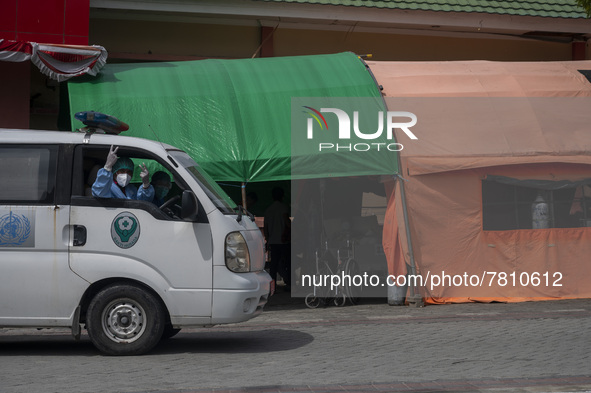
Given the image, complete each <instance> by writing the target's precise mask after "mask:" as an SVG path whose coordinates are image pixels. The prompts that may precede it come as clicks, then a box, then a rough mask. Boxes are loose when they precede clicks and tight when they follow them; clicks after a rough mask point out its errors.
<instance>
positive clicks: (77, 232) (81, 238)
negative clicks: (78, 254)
mask: <svg viewBox="0 0 591 393" xmlns="http://www.w3.org/2000/svg"><path fill="white" fill-rule="evenodd" d="M85 244H86V227H85V226H83V225H74V246H83V245H85Z"/></svg>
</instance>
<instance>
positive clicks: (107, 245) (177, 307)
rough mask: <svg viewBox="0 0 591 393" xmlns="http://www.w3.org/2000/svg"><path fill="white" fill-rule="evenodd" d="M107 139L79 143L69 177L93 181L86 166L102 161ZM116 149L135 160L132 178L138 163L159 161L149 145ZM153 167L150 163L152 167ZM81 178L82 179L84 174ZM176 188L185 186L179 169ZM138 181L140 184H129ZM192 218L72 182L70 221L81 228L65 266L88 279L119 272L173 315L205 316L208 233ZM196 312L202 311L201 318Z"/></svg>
mask: <svg viewBox="0 0 591 393" xmlns="http://www.w3.org/2000/svg"><path fill="white" fill-rule="evenodd" d="M108 151H109V147H108V146H101V147H97V146H78V147H77V149H76V154H75V163H76V164H75V168H78V169H79V170H80V168H85V169H84V173H80V174H76V172H75V173H74V177H75V178H77V179H80V180H79V182H78V183H80V184H84V183H86V184H90V185H91V184H92V182H93V179H91V180H90V181H88V179H87V177H88V176H91V174H92V173H93V171H92V169H91V168H92V167H94V166H96V165H99V166H100V167H102V166H103V165H104V161H105V158H106V157H107V153H108ZM117 155H118V156H119V157H129V158H132V159H133V160H134V162H135V163H136V165H135V167H136V168H135V173H134V175H133V177H132V182H133V181H134V180H137V179H139V172H140V170H139V168H138V164H137V163H146V164H147V165H148V167H152V168H153V167H154V166H158V165H159V166H161V167H163V168H165V169H166V170H167V171H168V172H169V173H171V174H173V177H174V174H175V172H174V170H173V169H172V168H170V166H169V165H168V164H167V163H165V162H159V161H158V160H157V158H156V157H154V156H152V155H151V153H149V152H145V151H138V150H132V149H129V148H127V149H126V148H125V147H124V146H120V147H119V150H118V152H117ZM151 172H152V173H151V175H153V174H154V170H152V171H151ZM83 179H86V180H83ZM174 183H175V189H176V191H177V192H182V190H183V189H184V188H186V187H185V186H184V185H183V184H182V183H181V182H180V181H178V177H177V179H176V181H175V182H174ZM134 186H136V187H141V183H140V184H137V183H136V184H134ZM196 221H197V222H193V221H184V220H182V219H180V218H179V217H178V216H174V215H173V214H172V213H171V214H170V215H168V214H166V213H165V212H164V211H163V210H161V209H159V207H158V206H157V205H155V204H154V203H152V202H146V201H138V200H127V199H117V198H95V197H93V196H92V195H85V192H84V190H83V187H82V185H74V187H73V195H72V208H71V216H70V223H71V225H72V226H73V227H74V228H77V230H78V232H80V233H81V234H82V233H83V235H81V236H80V240H78V241H77V240H76V239H74V242H73V243H74V245H73V246H72V248H71V257H70V265H71V268H72V270H74V271H75V272H76V273H77V274H79V275H80V276H81V277H83V278H84V279H86V280H88V281H90V282H97V281H100V280H110V281H112V280H113V279H121V280H133V281H136V282H139V283H142V284H144V285H147V286H148V287H150V288H151V289H152V290H154V291H155V292H156V293H157V294H158V295H159V296H160V297H161V298H162V299H163V300H164V302H165V303H166V305H167V307H168V310H169V312H170V314H171V316H172V317H174V316H177V317H179V316H183V317H187V318H196V319H191V321H193V322H194V323H196V324H201V323H209V319H210V317H211V299H212V281H213V280H212V270H213V268H212V235H211V229H210V225H209V223H208V222H207V217H206V216H204V215H203V216H200V217H199V218H198V219H197V220H196ZM200 318H201V319H200Z"/></svg>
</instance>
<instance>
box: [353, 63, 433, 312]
mask: <svg viewBox="0 0 591 393" xmlns="http://www.w3.org/2000/svg"><path fill="white" fill-rule="evenodd" d="M357 57H358V58H359V60H361V62H362V63H363V65H364V66H365V68H366V70H367V72H369V75H370V76H371V77H372V79H373V81H374V83H375V85H376V87H377V89H378V90H379V91H380V97H381V99H382V103H383V104H384V108H387V107H388V103H387V102H386V99H385V98H384V94H383V93H382V90H383V89H384V88H383V87H382V86H381V85H380V84H379V83H378V80H377V79H376V77H375V75H374V74H373V72H372V71H371V68H370V67H369V65H367V63H366V62H365V60H363V58H361V57H360V56H357ZM392 139H393V140H394V142H396V133H395V132H394V133H393V135H392ZM396 156H397V157H396V158H397V161H398V169H400V168H402V161H401V160H400V154H396ZM394 176H396V178H397V180H398V181H399V182H400V200H401V201H402V213H403V216H404V227H405V231H406V241H407V243H408V254H409V259H410V274H414V275H416V273H417V267H416V264H415V254H414V251H413V249H412V241H411V240H410V225H409V221H408V211H407V209H406V193H405V192H404V182H405V180H404V179H403V178H402V176H400V175H399V174H398V173H396V174H395V175H394ZM414 281H416V280H413V282H414ZM408 303H409V304H414V305H415V306H416V307H423V306H424V305H425V303H424V302H423V297H422V296H421V294H420V293H417V290H416V287H415V286H414V285H410V297H409V298H408Z"/></svg>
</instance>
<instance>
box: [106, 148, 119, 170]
mask: <svg viewBox="0 0 591 393" xmlns="http://www.w3.org/2000/svg"><path fill="white" fill-rule="evenodd" d="M117 150H119V146H117V147H116V148H114V149H113V145H111V149H110V150H109V154H108V155H107V161H106V162H105V170H107V171H109V172H111V170H112V169H113V165H115V163H116V162H117V159H118V157H117Z"/></svg>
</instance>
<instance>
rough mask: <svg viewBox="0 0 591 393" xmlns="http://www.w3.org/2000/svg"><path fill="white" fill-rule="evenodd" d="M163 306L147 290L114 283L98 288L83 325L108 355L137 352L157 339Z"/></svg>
mask: <svg viewBox="0 0 591 393" xmlns="http://www.w3.org/2000/svg"><path fill="white" fill-rule="evenodd" d="M164 321H165V316H164V310H163V307H162V304H161V303H160V301H159V300H158V299H157V298H156V297H155V296H154V295H152V294H151V293H150V292H148V291H146V290H144V289H142V288H140V287H137V286H133V285H127V284H117V285H113V286H110V287H107V288H105V289H103V290H102V291H100V292H99V293H98V294H97V295H96V296H95V297H94V298H93V299H92V301H91V302H90V305H89V306H88V311H87V314H86V325H87V330H88V336H89V337H90V340H91V341H92V343H93V344H94V346H95V347H97V348H98V349H99V350H100V351H101V352H103V353H105V354H108V355H140V354H143V353H145V352H148V351H149V350H151V349H152V348H154V346H155V345H156V344H157V343H158V341H160V338H161V337H162V332H163V331H164Z"/></svg>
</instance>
